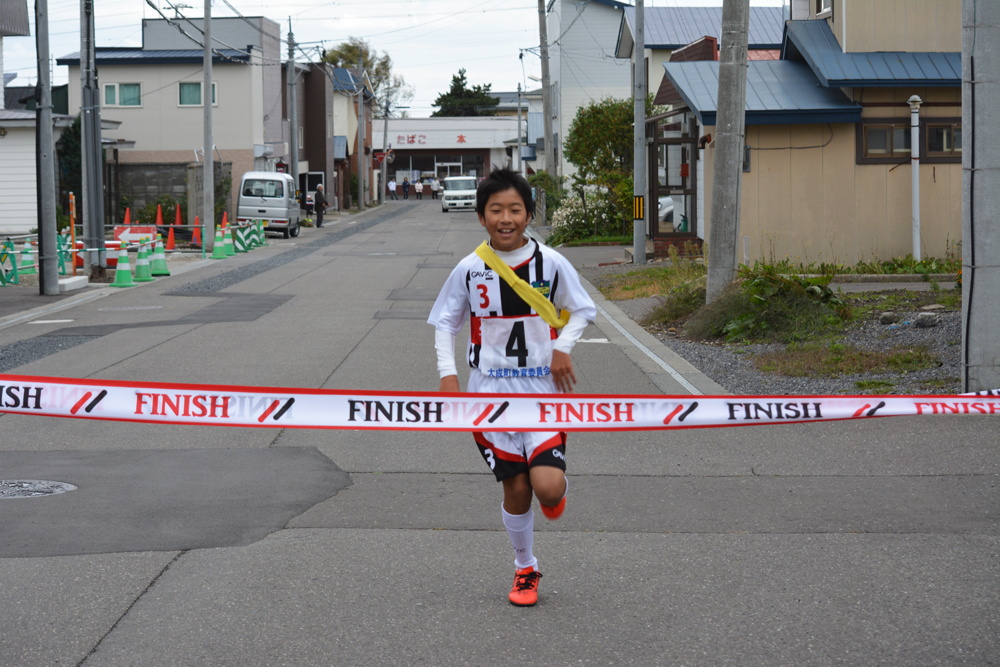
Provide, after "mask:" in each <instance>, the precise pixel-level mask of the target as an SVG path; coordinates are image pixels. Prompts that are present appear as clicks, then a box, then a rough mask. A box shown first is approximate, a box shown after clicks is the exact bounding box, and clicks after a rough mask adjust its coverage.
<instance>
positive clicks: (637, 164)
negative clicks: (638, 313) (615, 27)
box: [632, 0, 653, 264]
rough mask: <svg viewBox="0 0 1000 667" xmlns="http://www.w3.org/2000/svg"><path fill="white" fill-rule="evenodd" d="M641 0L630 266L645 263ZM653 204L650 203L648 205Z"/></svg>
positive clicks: (635, 70) (635, 65)
mask: <svg viewBox="0 0 1000 667" xmlns="http://www.w3.org/2000/svg"><path fill="white" fill-rule="evenodd" d="M644 21H645V14H644V12H643V5H642V0H636V3H635V47H634V49H633V51H632V53H633V54H634V55H633V57H632V95H633V97H634V99H633V102H634V107H635V108H634V114H633V118H632V125H633V136H634V144H633V155H632V195H633V197H632V263H633V264H645V263H646V206H645V201H646V35H645V32H644V25H643V23H644ZM652 203H653V202H650V205H652Z"/></svg>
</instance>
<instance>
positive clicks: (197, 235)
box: [191, 216, 201, 245]
mask: <svg viewBox="0 0 1000 667" xmlns="http://www.w3.org/2000/svg"><path fill="white" fill-rule="evenodd" d="M191 243H197V244H198V245H201V225H200V224H198V216H194V234H193V235H192V236H191Z"/></svg>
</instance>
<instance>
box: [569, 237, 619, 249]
mask: <svg viewBox="0 0 1000 667" xmlns="http://www.w3.org/2000/svg"><path fill="white" fill-rule="evenodd" d="M632 241H633V239H632V237H631V236H586V237H584V238H582V239H574V240H573V241H566V242H564V243H563V244H562V245H564V246H566V247H567V248H576V247H578V246H585V245H596V244H600V245H624V246H630V245H632Z"/></svg>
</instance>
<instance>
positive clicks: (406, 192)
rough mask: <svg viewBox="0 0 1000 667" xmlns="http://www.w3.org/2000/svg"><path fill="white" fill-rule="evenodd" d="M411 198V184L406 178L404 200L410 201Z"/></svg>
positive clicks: (404, 180)
mask: <svg viewBox="0 0 1000 667" xmlns="http://www.w3.org/2000/svg"><path fill="white" fill-rule="evenodd" d="M409 198H410V182H409V181H408V180H406V178H404V179H403V199H409Z"/></svg>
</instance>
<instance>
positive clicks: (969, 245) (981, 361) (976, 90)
mask: <svg viewBox="0 0 1000 667" xmlns="http://www.w3.org/2000/svg"><path fill="white" fill-rule="evenodd" d="M962 26H963V28H962V129H963V130H964V135H965V136H964V137H963V139H964V143H965V145H964V146H963V150H962V387H963V389H964V391H967V392H971V391H986V390H989V389H1000V318H998V317H997V313H1000V261H998V260H997V258H998V257H1000V153H998V152H997V150H996V146H997V144H998V142H1000V131H998V128H997V123H996V109H997V106H998V105H1000V83H998V82H1000V3H998V2H994V1H992V0H962Z"/></svg>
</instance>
